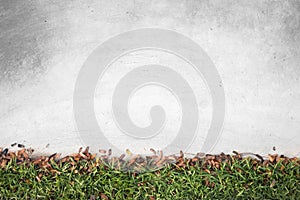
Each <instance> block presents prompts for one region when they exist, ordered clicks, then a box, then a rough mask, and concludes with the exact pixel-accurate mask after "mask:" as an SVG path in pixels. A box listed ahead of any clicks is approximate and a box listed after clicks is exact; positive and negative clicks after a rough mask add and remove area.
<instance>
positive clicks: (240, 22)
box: [0, 0, 300, 155]
mask: <svg viewBox="0 0 300 200" xmlns="http://www.w3.org/2000/svg"><path fill="white" fill-rule="evenodd" d="M144 27H157V28H163V29H170V30H174V31H177V32H179V33H182V34H184V35H186V36H189V37H190V38H192V39H193V40H194V41H196V42H197V43H198V44H199V45H200V46H201V47H202V48H203V49H204V50H205V51H206V52H207V54H208V55H209V56H210V58H211V59H212V61H213V62H214V64H215V65H216V67H217V69H218V71H219V73H220V75H221V77H222V80H223V85H224V89H225V95H226V119H225V124H224V129H223V132H222V136H221V138H220V140H219V141H218V143H217V145H216V147H215V149H214V150H213V152H216V153H218V152H220V151H224V152H228V151H231V150H233V149H236V150H239V151H252V152H258V153H263V154H267V153H272V147H273V146H276V149H277V152H279V153H285V154H288V155H300V148H299V146H300V142H299V141H300V134H299V131H300V66H299V63H300V48H299V46H300V1H260V0H256V1H246V0H245V1H226V2H224V1H221V0H214V1H198V0H187V1H180V0H175V1H173V0H169V1H166V0H157V1H147V2H146V1H143V0H135V1H133V0H132V1H126V3H125V2H123V1H120V0H113V1H71V0H66V1H22V0H15V1H8V0H6V1H5V0H1V1H0V113H1V116H0V134H1V140H0V146H4V145H6V146H7V145H9V144H10V143H13V142H15V141H18V142H23V143H25V144H26V145H27V146H32V147H33V148H36V149H38V150H39V151H41V152H47V151H52V150H55V151H56V150H57V151H61V152H70V151H75V150H77V147H78V146H80V145H82V144H81V141H80V139H79V136H78V134H77V131H76V125H75V124H74V119H73V110H72V95H73V90H74V84H75V81H76V77H77V75H78V72H79V70H80V68H81V66H82V65H83V63H84V61H85V60H86V58H87V57H88V55H89V54H90V53H91V52H92V51H93V50H94V49H95V48H96V47H97V46H98V45H100V44H101V43H102V42H104V41H105V40H107V39H108V38H110V37H111V36H112V35H116V34H119V33H122V32H124V31H128V30H133V29H138V28H144ZM48 143H49V144H50V146H49V147H48V148H45V146H46V145H47V144H48ZM191 151H197V146H194V147H192V148H191Z"/></svg>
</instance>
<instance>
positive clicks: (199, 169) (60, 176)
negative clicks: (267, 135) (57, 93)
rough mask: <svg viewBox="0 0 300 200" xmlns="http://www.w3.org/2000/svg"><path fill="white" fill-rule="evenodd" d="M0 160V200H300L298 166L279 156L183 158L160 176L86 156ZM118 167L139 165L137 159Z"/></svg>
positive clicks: (22, 153)
mask: <svg viewBox="0 0 300 200" xmlns="http://www.w3.org/2000/svg"><path fill="white" fill-rule="evenodd" d="M0 155H1V157H0V165H1V167H0V199H151V200H154V199H300V160H299V159H298V158H287V157H284V156H279V155H269V157H268V158H267V159H266V158H262V157H261V156H259V155H254V154H253V155H252V156H251V157H248V156H245V155H242V154H239V153H237V152H234V154H232V155H226V154H223V153H222V154H219V155H200V154H197V155H196V156H194V157H192V158H185V157H184V156H183V154H182V153H181V154H179V155H177V156H176V157H175V160H174V162H164V163H163V162H160V163H163V164H162V165H161V166H160V168H159V169H158V170H149V168H148V170H140V171H136V170H134V169H135V168H129V167H128V168H126V169H127V170H124V169H125V168H118V167H117V166H120V165H117V164H116V163H118V162H119V161H118V162H112V160H113V159H112V158H109V157H108V156H107V155H105V156H103V155H102V156H96V155H95V154H91V153H89V152H88V151H84V152H78V153H76V154H73V155H71V156H67V157H64V158H60V157H59V155H58V154H53V155H51V156H43V157H38V158H31V157H30V154H29V153H28V150H25V149H24V148H23V149H21V150H19V151H17V152H9V151H8V150H5V149H4V150H3V149H1V151H0ZM153 158H155V159H156V160H155V159H152V160H154V164H158V163H159V160H162V159H164V160H166V159H165V157H164V156H160V155H155V156H153ZM105 159H106V160H105ZM115 161H116V159H115ZM142 161H145V162H146V158H145V159H144V160H143V159H142ZM142 161H141V160H140V161H139V162H142ZM148 161H149V160H148ZM130 162H131V163H130ZM149 162H150V161H149ZM149 162H148V163H147V165H149ZM122 164H123V166H126V165H127V166H128V165H129V164H130V165H138V164H139V163H138V159H137V157H136V158H135V161H134V162H132V160H126V161H122ZM152 164H153V163H152ZM143 169H146V168H143Z"/></svg>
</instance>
